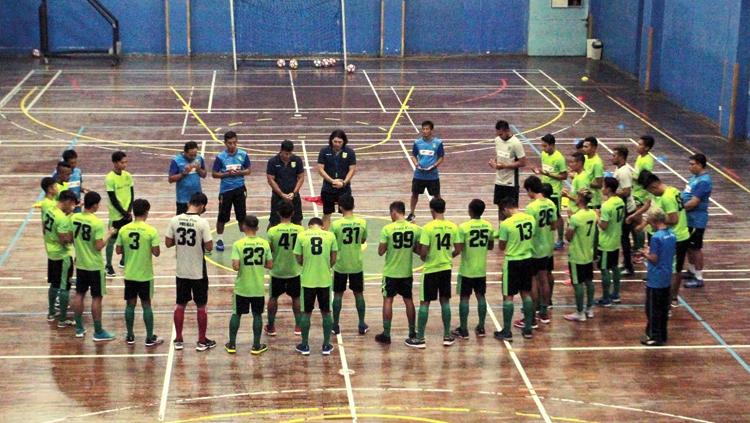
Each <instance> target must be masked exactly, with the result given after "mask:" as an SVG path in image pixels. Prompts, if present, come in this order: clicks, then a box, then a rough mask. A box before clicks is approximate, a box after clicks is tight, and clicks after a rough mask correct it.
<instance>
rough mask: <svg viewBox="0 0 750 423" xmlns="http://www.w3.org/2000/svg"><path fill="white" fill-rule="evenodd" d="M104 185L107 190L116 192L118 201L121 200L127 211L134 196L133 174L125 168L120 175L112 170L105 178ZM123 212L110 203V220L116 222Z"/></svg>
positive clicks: (123, 207) (121, 204)
mask: <svg viewBox="0 0 750 423" xmlns="http://www.w3.org/2000/svg"><path fill="white" fill-rule="evenodd" d="M104 187H105V188H106V190H107V192H114V193H115V197H117V201H119V202H120V206H122V209H123V210H125V211H127V210H128V208H129V207H130V203H131V202H132V201H133V196H132V195H131V194H130V191H131V189H132V188H133V176H132V175H130V173H129V172H127V171H125V170H123V171H122V172H121V173H120V174H119V175H118V174H116V173H115V171H110V172H109V173H108V174H107V176H106V178H105V179H104ZM123 217H125V216H123V215H122V213H120V212H119V211H117V209H116V208H114V207H113V206H112V204H110V205H109V220H110V221H111V222H114V221H116V220H120V219H122V218H123Z"/></svg>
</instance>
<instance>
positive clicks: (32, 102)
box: [26, 70, 62, 111]
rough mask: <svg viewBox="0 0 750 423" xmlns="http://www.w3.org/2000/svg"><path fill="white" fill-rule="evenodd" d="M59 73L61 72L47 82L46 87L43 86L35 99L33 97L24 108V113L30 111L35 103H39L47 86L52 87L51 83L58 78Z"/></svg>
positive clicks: (59, 72) (58, 72)
mask: <svg viewBox="0 0 750 423" xmlns="http://www.w3.org/2000/svg"><path fill="white" fill-rule="evenodd" d="M61 73H62V71H61V70H59V71H57V73H56V74H55V76H53V77H52V79H50V80H49V82H47V85H45V86H44V88H42V89H41V91H39V94H37V95H36V97H34V99H33V100H31V103H29V105H28V107H26V111H30V110H31V108H32V107H34V105H35V104H36V102H37V101H39V99H40V98H42V95H43V94H44V93H45V92H46V91H47V89H48V88H49V86H50V85H52V83H53V82H55V80H56V79H57V77H58V76H60V74H61Z"/></svg>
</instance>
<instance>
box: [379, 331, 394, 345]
mask: <svg viewBox="0 0 750 423" xmlns="http://www.w3.org/2000/svg"><path fill="white" fill-rule="evenodd" d="M375 341H376V342H379V343H381V344H385V345H388V344H390V343H391V337H390V336H385V333H379V334H377V335H375Z"/></svg>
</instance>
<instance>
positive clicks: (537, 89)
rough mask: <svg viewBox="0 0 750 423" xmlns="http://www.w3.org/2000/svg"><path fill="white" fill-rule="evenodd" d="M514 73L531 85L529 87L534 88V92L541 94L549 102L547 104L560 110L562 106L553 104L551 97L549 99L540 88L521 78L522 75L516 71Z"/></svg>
mask: <svg viewBox="0 0 750 423" xmlns="http://www.w3.org/2000/svg"><path fill="white" fill-rule="evenodd" d="M513 73H515V74H516V75H517V76H518V77H519V78H521V79H522V80H523V82H525V83H527V84H529V86H530V87H531V88H533V89H534V91H536V92H537V93H539V95H540V96H542V97H544V99H545V100H547V102H548V103H549V104H551V105H552V107H555V108H557V110H560V106H559V105H557V104H555V102H553V101H552V100H551V99H550V98H549V97H547V96H546V95H545V94H544V93H543V92H542V91H541V90H540V89H539V88H537V86H536V85H534V84H532V83H531V82H530V81H529V80H528V79H526V78H524V77H523V76H521V74H520V73H518V72H516V71H515V70H514V71H513Z"/></svg>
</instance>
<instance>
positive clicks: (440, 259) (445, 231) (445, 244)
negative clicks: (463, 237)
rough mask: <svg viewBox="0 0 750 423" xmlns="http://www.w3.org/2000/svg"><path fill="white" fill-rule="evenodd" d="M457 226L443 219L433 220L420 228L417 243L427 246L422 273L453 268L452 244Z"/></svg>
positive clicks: (455, 237)
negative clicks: (420, 231)
mask: <svg viewBox="0 0 750 423" xmlns="http://www.w3.org/2000/svg"><path fill="white" fill-rule="evenodd" d="M457 233H458V226H456V224H455V223H453V222H451V221H448V220H445V219H439V220H433V221H431V222H429V223H427V224H426V225H424V227H423V228H422V233H421V235H420V236H419V243H420V244H421V245H422V246H424V247H427V257H426V258H425V261H424V271H423V272H422V273H423V274H427V273H435V272H442V271H444V270H451V269H452V268H453V244H455V243H456V242H458V241H457V239H458V236H457Z"/></svg>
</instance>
